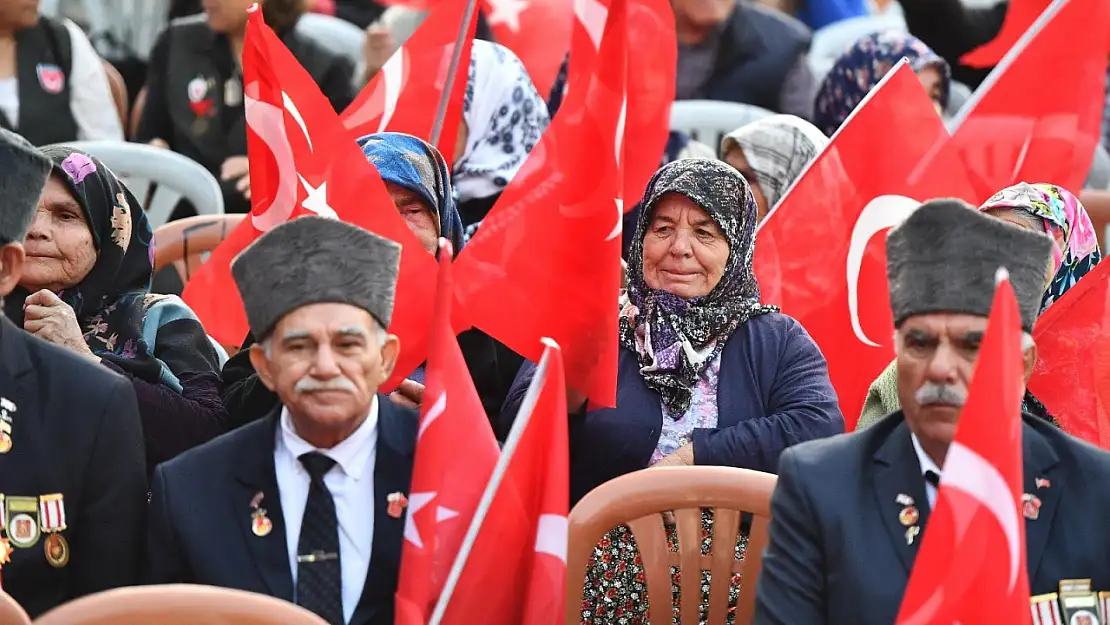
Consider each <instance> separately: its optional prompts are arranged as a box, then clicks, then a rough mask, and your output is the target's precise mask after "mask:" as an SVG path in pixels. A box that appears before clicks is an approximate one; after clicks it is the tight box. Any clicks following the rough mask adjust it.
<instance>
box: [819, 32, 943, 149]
mask: <svg viewBox="0 0 1110 625" xmlns="http://www.w3.org/2000/svg"><path fill="white" fill-rule="evenodd" d="M902 57H906V58H907V59H909V62H910V67H911V68H913V71H915V72H918V71H921V70H923V69H925V68H926V67H935V68H937V69H938V70H940V72H941V75H942V81H943V82H942V85H943V89H942V93H941V105H942V106H947V104H948V92H949V84H950V80H951V70H950V69H949V67H948V63H947V62H946V61H945V60H944V59H942V58H941V57H940V56H938V55H937V54H936V53H935V52H933V51H932V50H931V49H930V48H929V46H927V45H925V43H924V42H923V41H921V40H920V39H918V38H917V37H914V36H913V35H910V34H909V33H906V32H902V31H898V30H885V31H881V32H877V33H874V34H871V35H868V36H866V37H864V38H863V39H860V40H859V41H857V42H856V43H855V45H853V46H852V47H851V48H849V49H848V51H847V52H845V53H844V54H842V55H840V58H839V59H837V60H836V64H835V65H833V67H832V69H831V70H829V73H828V74H826V75H825V78H824V80H822V81H821V87H820V88H819V89H818V91H817V97H816V99H815V100H814V104H813V123H814V125H815V126H817V127H818V128H820V129H821V132H823V133H825V135H826V136H829V137H831V136H832V135H833V133H835V132H836V129H837V128H840V125H841V124H843V123H844V120H846V119H848V115H849V114H851V112H852V111H853V110H854V109H855V108H856V107H857V106H859V103H860V102H862V101H863V98H864V97H865V96H866V95H867V93H868V92H869V91H871V89H873V88H874V87H875V85H877V84H879V81H880V80H882V79H883V76H885V75H886V73H887V72H888V71H890V69H891V68H892V67H894V66H895V65H897V64H898V61H900V60H902Z"/></svg>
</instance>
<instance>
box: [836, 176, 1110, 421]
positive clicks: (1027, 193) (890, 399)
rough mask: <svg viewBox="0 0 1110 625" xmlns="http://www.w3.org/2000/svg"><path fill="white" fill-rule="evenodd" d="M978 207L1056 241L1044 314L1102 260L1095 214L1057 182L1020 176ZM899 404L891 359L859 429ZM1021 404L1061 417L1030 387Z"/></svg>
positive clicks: (1044, 416) (1043, 415) (874, 386)
mask: <svg viewBox="0 0 1110 625" xmlns="http://www.w3.org/2000/svg"><path fill="white" fill-rule="evenodd" d="M979 210H980V211H982V212H984V213H987V214H988V215H991V216H994V217H997V218H999V219H1001V220H1003V221H1008V222H1010V223H1012V224H1014V225H1016V226H1019V227H1021V228H1026V229H1029V230H1033V231H1035V232H1044V233H1047V234H1049V235H1050V236H1052V238H1053V240H1054V241H1055V242H1056V245H1055V247H1054V249H1053V264H1052V266H1051V267H1048V268H1047V270H1046V275H1045V291H1044V296H1043V297H1042V298H1041V310H1040V314H1044V311H1045V310H1047V309H1048V307H1049V306H1051V305H1052V304H1053V303H1054V302H1056V301H1057V300H1058V299H1060V298H1061V297H1063V295H1064V293H1067V292H1068V289H1070V288H1071V287H1073V286H1075V284H1076V282H1078V281H1079V279H1080V278H1082V277H1083V276H1084V275H1086V274H1087V273H1088V272H1089V271H1091V270H1092V269H1094V266H1095V265H1096V264H1098V262H1099V261H1100V260H1102V252H1101V251H1100V250H1099V248H1098V239H1097V238H1096V236H1095V228H1094V225H1093V224H1092V223H1091V217H1090V216H1089V215H1088V214H1087V209H1085V208H1083V204H1082V203H1081V202H1080V201H1079V199H1078V198H1076V197H1075V196H1074V195H1072V194H1071V192H1069V191H1068V190H1067V189H1064V188H1062V187H1058V186H1056V185H1052V184H1043V183H1042V184H1029V183H1026V182H1020V183H1018V184H1016V185H1013V186H1011V187H1007V188H1005V189H1003V190H1001V191H999V192H998V193H995V194H994V195H993V196H991V198H990V199H988V200H987V201H986V202H984V203H983V205H982V206H980V207H979ZM899 409H901V402H899V400H898V380H897V374H896V372H895V368H894V363H891V364H890V366H889V367H887V368H886V369H885V370H884V371H883V372H882V374H880V375H879V377H878V378H877V379H876V380H875V381H874V382H872V383H871V388H870V389H868V392H867V401H866V403H864V406H863V413H862V414H861V415H860V418H859V422H858V423H857V424H856V429H861V428H865V427H868V426H869V425H871V424H872V423H875V422H876V421H879V420H880V419H882V418H883V417H885V416H886V415H888V414H890V413H892V412H894V411H896V410H899ZM1021 409H1022V411H1023V412H1027V413H1029V414H1031V415H1035V416H1038V417H1041V418H1042V419H1045V420H1046V421H1049V422H1051V423H1054V424H1055V423H1056V419H1055V418H1053V416H1052V415H1051V414H1049V412H1048V409H1047V408H1045V406H1044V404H1042V403H1041V402H1040V401H1038V400H1037V398H1036V397H1035V396H1034V395H1033V394H1032V393H1030V392H1029V391H1028V390H1026V391H1025V398H1024V400H1023V401H1022V406H1021ZM1057 425H1059V424H1057Z"/></svg>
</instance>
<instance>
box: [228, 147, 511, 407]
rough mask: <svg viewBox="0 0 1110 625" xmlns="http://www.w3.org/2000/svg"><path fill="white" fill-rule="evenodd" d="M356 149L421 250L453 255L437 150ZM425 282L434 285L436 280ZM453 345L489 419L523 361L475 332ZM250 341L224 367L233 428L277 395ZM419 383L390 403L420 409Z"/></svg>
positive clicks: (457, 230) (412, 380)
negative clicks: (255, 362) (253, 358)
mask: <svg viewBox="0 0 1110 625" xmlns="http://www.w3.org/2000/svg"><path fill="white" fill-rule="evenodd" d="M358 144H359V147H361V148H362V152H363V154H364V155H365V156H366V160H367V161H369V162H370V163H371V164H373V165H374V167H375V168H377V170H378V174H379V175H381V177H382V180H383V181H384V182H385V186H386V188H387V190H388V191H389V194H390V196H391V197H392V199H393V204H394V205H395V206H396V207H397V211H398V212H400V213H401V217H402V218H404V220H405V222H406V223H407V224H408V226H409V228H410V229H411V230H412V232H413V234H414V235H416V239H417V240H418V241H420V243H421V245H422V246H423V247H424V249H425V250H427V251H428V252H429V253H431V254H435V253H436V252H437V249H438V248H437V245H436V242H437V240H438V239H439V237H444V238H446V239H447V240H449V241H450V242H451V245H452V247H453V249H454V250H455V253H456V254H458V252H459V250H460V249H461V248H462V246H463V238H462V237H463V229H462V221H461V220H460V219H459V213H458V211H457V210H456V209H455V201H454V198H453V195H452V189H451V178H450V173H449V172H448V170H447V163H446V161H445V160H444V158H443V155H442V154H440V153H439V150H437V149H436V148H435V147H433V146H432V145H430V144H428V143H427V142H425V141H423V140H421V139H418V138H416V137H413V136H411V135H407V134H402V133H397V132H383V133H377V134H372V135H367V136H365V137H362V138H360V139H359V140H358ZM428 279H429V280H434V279H435V276H428ZM458 340H459V348H460V350H461V351H462V353H463V357H464V359H465V360H466V362H467V367H468V368H469V370H470V375H471V377H472V378H473V380H474V386H475V388H476V389H477V391H478V396H479V397H480V398H481V400H482V405H483V406H484V407H485V409H486V412H487V414H488V415H490V417H491V418H493V417H495V416H496V415H497V414H498V412H499V410H500V408H501V404H502V403H503V402H504V400H505V396H506V394H507V393H508V390H509V388H510V386H511V385H512V383H513V379H514V376H515V375H516V372H517V370H518V369H519V367H520V363H521V362H523V359H522V358H521V357H520V356H518V355H517V354H516V353H514V352H513V351H512V350H510V349H508V348H507V347H504V346H503V345H501V344H500V343H497V342H496V341H494V340H493V339H491V338H490V337H489V336H487V335H485V334H483V333H481V332H480V331H478V330H468V331H466V332H463V333H462V334H460V335H459V337H458ZM254 342H255V341H254V337H253V336H250V335H248V336H247V338H246V341H245V342H244V344H243V348H242V351H240V352H239V353H237V354H236V355H235V356H233V357H232V358H231V360H229V361H228V362H227V364H226V365H225V366H224V371H223V381H224V387H223V391H222V395H223V401H224V403H225V405H226V406H227V409H228V412H229V413H230V415H231V418H232V421H233V422H234V423H235V424H236V425H242V424H244V423H247V422H249V421H253V420H254V419H257V418H260V417H262V416H264V415H266V414H267V413H268V412H269V411H270V410H272V409H273V408H274V407H275V406H277V405H278V403H279V400H278V397H277V395H275V394H274V393H273V392H272V391H270V390H269V389H267V388H266V387H265V386H264V385H263V384H262V383H261V381H259V379H258V375H257V374H256V373H255V371H254V367H253V366H252V365H251V362H250V356H249V352H248V350H247V347H249V346H250V345H252V344H254ZM423 382H424V368H423V366H421V367H419V368H418V369H417V370H416V371H414V372H412V373H411V374H410V375H409V376H408V379H407V380H405V382H403V383H402V385H401V387H400V388H399V389H398V390H397V391H394V393H393V394H392V395H391V397H390V398H391V399H392V400H393V401H396V402H398V403H402V404H405V405H414V404H419V403H420V400H421V398H422V396H423V389H424V387H423Z"/></svg>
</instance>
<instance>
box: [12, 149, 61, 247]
mask: <svg viewBox="0 0 1110 625" xmlns="http://www.w3.org/2000/svg"><path fill="white" fill-rule="evenodd" d="M51 166H52V164H51V162H50V159H49V158H47V157H46V155H45V154H43V153H42V152H40V151H39V150H38V148H36V147H35V146H33V145H31V143H30V142H29V141H27V140H26V139H24V138H23V137H21V136H19V135H17V134H15V133H14V132H9V131H7V130H4V129H3V128H0V198H3V199H2V200H0V201H2V202H3V208H2V209H0V245H6V244H8V243H12V242H13V241H18V242H22V241H23V237H25V236H27V228H29V227H30V226H31V219H32V218H33V217H34V216H35V210H36V209H37V208H38V204H39V198H41V197H42V190H43V188H45V187H46V179H47V177H49V176H50V168H51Z"/></svg>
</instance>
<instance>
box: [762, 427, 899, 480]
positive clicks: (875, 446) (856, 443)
mask: <svg viewBox="0 0 1110 625" xmlns="http://www.w3.org/2000/svg"><path fill="white" fill-rule="evenodd" d="M903 423H905V417H903V416H902V413H901V412H896V413H893V414H890V415H888V416H886V417H884V418H883V419H882V420H881V421H879V422H877V423H876V424H875V425H873V426H871V427H869V428H866V429H863V430H856V431H854V432H848V433H846V434H837V435H835V436H829V437H827V438H819V439H816V440H812V441H806V442H804V443H798V444H797V445H794V446H793V447H790V448H789V449H787V450H786V451H784V452H783V454H782V461H781V462H780V466H784V465H787V464H788V463H789V464H790V465H792V466H793V467H797V468H798V469H799V473H807V474H808V473H810V472H815V473H814V475H816V476H822V475H827V476H828V478H829V479H836V480H840V479H843V475H844V473H843V472H838V471H837V469H838V468H839V467H852V471H857V470H858V468H857V467H860V466H863V462H864V461H865V460H866V459H867V458H869V457H871V456H873V455H874V454H875V453H876V452H877V451H878V450H879V448H880V447H882V445H883V443H885V442H886V440H887V439H888V438H889V437H890V436H892V435H894V433H895V431H896V430H897V429H898V427H899V426H900V425H902V424H903Z"/></svg>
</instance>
